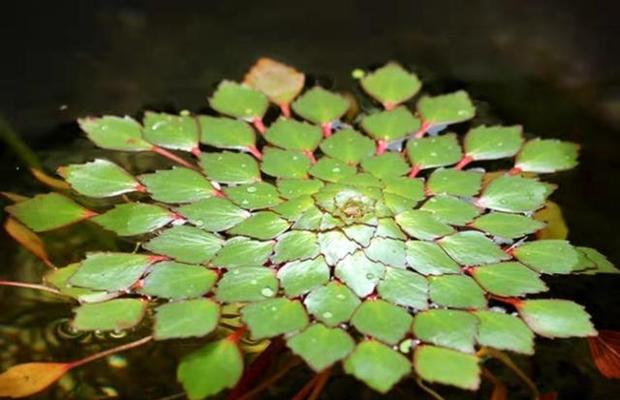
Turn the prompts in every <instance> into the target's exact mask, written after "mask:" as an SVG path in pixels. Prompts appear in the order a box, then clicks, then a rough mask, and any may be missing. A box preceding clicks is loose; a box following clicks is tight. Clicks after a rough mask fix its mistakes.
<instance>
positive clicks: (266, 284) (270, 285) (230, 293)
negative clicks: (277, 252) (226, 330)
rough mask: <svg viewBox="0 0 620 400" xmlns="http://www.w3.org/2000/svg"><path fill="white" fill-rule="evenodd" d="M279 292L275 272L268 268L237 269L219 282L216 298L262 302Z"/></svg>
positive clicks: (229, 272)
mask: <svg viewBox="0 0 620 400" xmlns="http://www.w3.org/2000/svg"><path fill="white" fill-rule="evenodd" d="M277 292H278V279H277V278H276V273H275V270H273V269H271V268H267V267H245V268H235V269H232V270H230V271H228V272H226V273H225V274H224V275H223V276H222V278H221V279H220V280H219V282H218V285H217V290H216V292H215V297H216V298H217V300H218V301H221V302H225V303H235V302H238V301H261V300H265V299H268V298H271V297H274V296H275V294H276V293H277Z"/></svg>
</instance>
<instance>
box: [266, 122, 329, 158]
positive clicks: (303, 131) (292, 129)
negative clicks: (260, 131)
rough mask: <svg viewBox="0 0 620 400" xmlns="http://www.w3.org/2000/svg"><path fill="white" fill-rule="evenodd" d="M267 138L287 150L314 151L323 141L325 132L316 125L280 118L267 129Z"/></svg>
mask: <svg viewBox="0 0 620 400" xmlns="http://www.w3.org/2000/svg"><path fill="white" fill-rule="evenodd" d="M265 139H266V140H267V141H268V142H269V143H271V144H273V145H274V146H278V147H282V148H283V149H286V150H300V151H314V150H315V149H316V148H317V147H318V146H319V143H321V139H323V134H322V133H321V129H320V128H319V127H317V126H316V125H311V124H308V123H307V122H299V121H295V120H294V119H289V118H280V119H278V120H277V121H276V122H275V123H273V124H272V125H271V126H270V127H269V129H267V132H265Z"/></svg>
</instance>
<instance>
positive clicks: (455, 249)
mask: <svg viewBox="0 0 620 400" xmlns="http://www.w3.org/2000/svg"><path fill="white" fill-rule="evenodd" d="M437 243H438V244H439V245H440V246H441V248H442V249H444V251H445V252H446V253H448V255H449V256H450V257H452V258H453V259H454V260H455V261H456V262H458V263H459V264H461V265H483V264H492V263H497V262H499V261H502V260H508V259H509V258H510V256H509V255H508V254H506V253H505V252H504V251H502V249H501V248H500V247H499V246H498V245H496V244H495V243H493V241H492V240H491V239H489V238H487V237H486V236H484V235H483V234H482V233H480V232H476V231H463V232H457V233H455V234H453V235H450V236H446V237H444V238H441V239H440V240H439V241H438V242H437Z"/></svg>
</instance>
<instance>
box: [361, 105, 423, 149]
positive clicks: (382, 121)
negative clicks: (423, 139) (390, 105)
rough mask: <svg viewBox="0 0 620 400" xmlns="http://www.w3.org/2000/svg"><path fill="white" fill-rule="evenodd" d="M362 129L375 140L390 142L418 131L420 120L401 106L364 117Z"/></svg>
mask: <svg viewBox="0 0 620 400" xmlns="http://www.w3.org/2000/svg"><path fill="white" fill-rule="evenodd" d="M362 128H363V129H364V131H366V132H367V133H368V134H369V135H370V136H372V137H373V138H375V139H376V140H382V141H385V142H390V141H393V140H397V139H402V138H404V137H405V136H407V135H409V134H411V133H415V132H416V131H417V130H418V129H420V120H418V119H417V118H416V117H414V116H413V114H411V111H409V110H407V108H405V107H402V106H401V107H397V108H395V109H394V110H391V111H380V112H377V113H374V114H370V115H367V116H365V117H364V119H363V120H362Z"/></svg>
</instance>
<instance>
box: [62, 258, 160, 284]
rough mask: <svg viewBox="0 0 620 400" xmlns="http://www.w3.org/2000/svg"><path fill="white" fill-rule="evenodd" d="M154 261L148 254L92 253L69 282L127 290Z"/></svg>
mask: <svg viewBox="0 0 620 400" xmlns="http://www.w3.org/2000/svg"><path fill="white" fill-rule="evenodd" d="M154 261H156V260H154V259H153V257H152V256H149V255H146V254H128V253H90V254H87V256H86V259H84V260H83V261H82V263H81V265H80V268H79V269H78V270H77V272H76V273H75V274H74V275H73V276H72V277H71V278H70V279H69V283H70V284H72V285H75V286H81V287H87V288H90V289H98V290H107V291H110V292H111V291H117V290H127V289H129V287H131V286H132V285H133V284H134V283H136V282H137V281H138V279H140V277H141V276H142V275H143V274H144V272H145V271H146V269H147V268H148V267H149V265H151V264H152V263H153V262H154Z"/></svg>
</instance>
